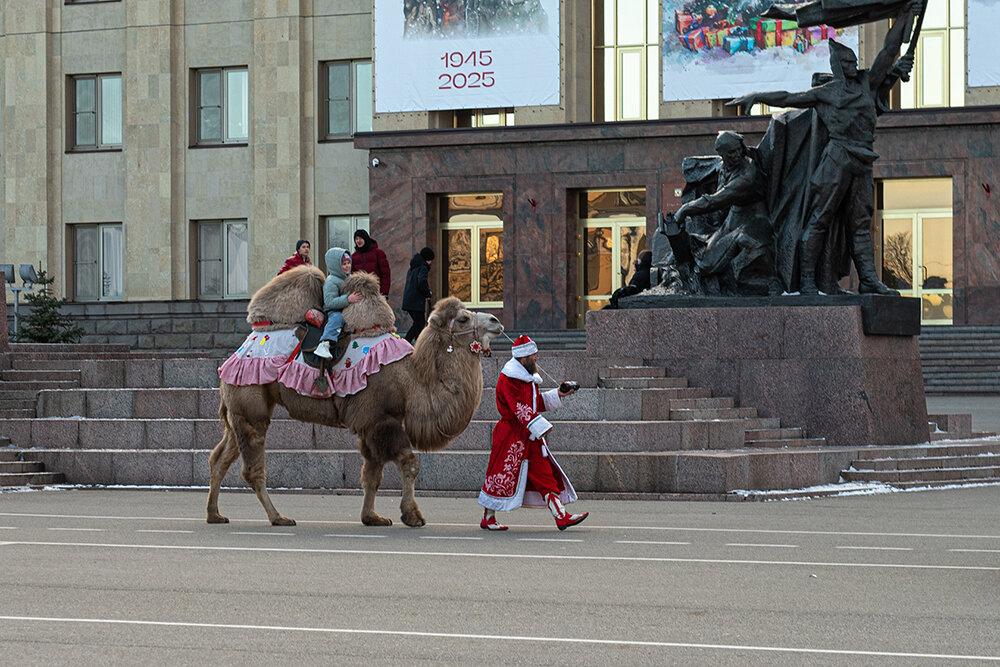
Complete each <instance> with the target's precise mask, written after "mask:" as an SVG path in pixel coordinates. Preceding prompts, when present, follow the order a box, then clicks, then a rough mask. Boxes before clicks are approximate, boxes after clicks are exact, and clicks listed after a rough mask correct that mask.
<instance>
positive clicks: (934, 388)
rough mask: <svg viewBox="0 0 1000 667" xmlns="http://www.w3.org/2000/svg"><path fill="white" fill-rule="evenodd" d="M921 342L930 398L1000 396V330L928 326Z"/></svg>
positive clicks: (982, 327) (922, 360) (979, 327)
mask: <svg viewBox="0 0 1000 667" xmlns="http://www.w3.org/2000/svg"><path fill="white" fill-rule="evenodd" d="M918 341H919V344H920V360H921V364H922V365H923V371H924V389H925V391H926V392H927V393H928V394H929V395H938V394H1000V327H990V326H947V327H930V326H928V327H923V329H922V330H921V332H920V337H919V338H918Z"/></svg>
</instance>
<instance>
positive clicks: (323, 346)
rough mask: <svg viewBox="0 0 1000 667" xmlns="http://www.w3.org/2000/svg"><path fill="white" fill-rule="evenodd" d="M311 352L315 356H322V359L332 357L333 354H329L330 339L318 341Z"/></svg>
mask: <svg viewBox="0 0 1000 667" xmlns="http://www.w3.org/2000/svg"><path fill="white" fill-rule="evenodd" d="M313 354H315V355H316V356H317V357H323V358H324V359H333V355H332V354H330V341H328V340H324V341H320V344H319V345H317V346H316V349H315V350H314V351H313Z"/></svg>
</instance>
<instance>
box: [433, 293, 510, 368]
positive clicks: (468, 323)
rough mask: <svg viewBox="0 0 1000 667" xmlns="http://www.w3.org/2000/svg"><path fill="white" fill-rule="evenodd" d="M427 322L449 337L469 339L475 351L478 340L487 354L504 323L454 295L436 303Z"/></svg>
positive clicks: (501, 331)
mask: <svg viewBox="0 0 1000 667" xmlns="http://www.w3.org/2000/svg"><path fill="white" fill-rule="evenodd" d="M427 323H428V324H429V325H430V326H431V327H434V329H437V330H438V331H440V332H441V333H443V334H446V335H447V336H448V337H449V338H451V337H453V338H460V339H462V340H465V339H468V341H469V344H470V345H471V346H473V347H472V349H473V351H476V349H475V347H474V343H476V342H478V343H479V345H480V347H481V351H482V352H483V353H485V354H487V355H488V354H489V352H490V342H491V341H492V340H493V339H494V338H496V337H497V336H499V335H500V334H501V333H503V325H502V324H500V320H498V319H497V318H496V317H494V316H493V315H490V314H488V313H476V312H473V311H471V310H469V309H467V308H466V307H464V306H463V305H462V302H461V301H459V300H458V299H457V298H455V297H453V296H449V297H446V298H444V299H441V300H440V301H438V302H437V303H436V304H435V305H434V312H433V313H431V317H430V319H429V320H428V321H427Z"/></svg>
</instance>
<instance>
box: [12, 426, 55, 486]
mask: <svg viewBox="0 0 1000 667" xmlns="http://www.w3.org/2000/svg"><path fill="white" fill-rule="evenodd" d="M65 481H66V476H65V475H63V474H62V473H60V472H46V471H45V464H44V463H41V462H40V461H32V460H30V459H29V460H25V458H24V455H23V452H21V451H19V450H17V449H14V448H13V447H11V445H10V438H4V437H0V488H4V487H29V488H37V487H43V486H46V485H49V484H61V483H63V482H65Z"/></svg>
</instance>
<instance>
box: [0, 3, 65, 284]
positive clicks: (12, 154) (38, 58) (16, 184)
mask: <svg viewBox="0 0 1000 667" xmlns="http://www.w3.org/2000/svg"><path fill="white" fill-rule="evenodd" d="M50 17H51V15H50V14H49V13H48V12H47V11H46V3H45V2H37V1H36V0H5V2H4V3H3V34H4V37H3V39H2V43H0V61H2V70H0V81H2V84H3V88H4V90H3V105H4V108H3V112H2V113H3V123H4V131H3V146H2V153H0V159H2V160H3V176H4V199H3V222H4V226H3V258H2V260H0V261H3V262H7V263H12V264H14V266H15V269H16V267H17V265H18V264H29V263H30V264H34V265H36V266H38V265H41V266H42V268H44V269H47V270H48V271H49V272H50V273H58V271H55V270H54V268H56V267H52V266H50V262H49V257H48V253H47V233H46V231H47V229H48V226H49V219H50V216H51V215H52V211H51V208H52V207H51V206H50V199H49V185H50V184H49V179H50V169H49V154H48V151H49V138H50V128H49V120H50V117H49V112H48V109H49V101H50V100H49V96H50V84H51V82H50V81H49V60H50V58H52V57H56V58H58V51H57V44H54V43H53V42H55V41H57V38H56V36H54V35H53V34H51V32H50V28H51V25H50V22H49V20H50ZM58 125H60V126H61V123H58ZM53 131H54V130H53ZM53 185H57V184H53Z"/></svg>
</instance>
